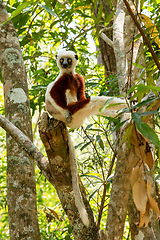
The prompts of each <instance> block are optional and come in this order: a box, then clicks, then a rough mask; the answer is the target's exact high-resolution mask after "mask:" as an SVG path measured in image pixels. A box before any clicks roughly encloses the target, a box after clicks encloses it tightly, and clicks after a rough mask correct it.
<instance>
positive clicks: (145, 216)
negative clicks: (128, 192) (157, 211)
mask: <svg viewBox="0 0 160 240" xmlns="http://www.w3.org/2000/svg"><path fill="white" fill-rule="evenodd" d="M149 220H150V215H149V202H147V205H146V212H145V214H144V223H145V227H147V226H148V223H149Z"/></svg>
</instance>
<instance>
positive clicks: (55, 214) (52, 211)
mask: <svg viewBox="0 0 160 240" xmlns="http://www.w3.org/2000/svg"><path fill="white" fill-rule="evenodd" d="M48 209H49V211H50V212H51V213H52V214H53V215H54V216H55V217H56V218H57V219H58V220H59V216H58V214H57V213H56V212H55V211H54V210H53V209H51V208H48Z"/></svg>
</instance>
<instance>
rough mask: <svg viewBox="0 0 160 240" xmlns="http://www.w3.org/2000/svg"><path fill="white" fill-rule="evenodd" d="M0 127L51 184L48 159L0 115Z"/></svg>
mask: <svg viewBox="0 0 160 240" xmlns="http://www.w3.org/2000/svg"><path fill="white" fill-rule="evenodd" d="M0 126H1V127H2V128H3V129H4V130H5V131H6V132H7V133H8V134H9V135H10V136H11V137H12V138H13V139H14V140H15V141H16V142H17V143H18V144H19V145H20V147H21V148H22V149H23V150H25V151H26V152H27V153H28V155H29V156H30V157H32V158H33V159H34V160H35V162H36V164H37V166H38V167H39V169H40V170H41V171H42V173H43V175H44V176H45V178H46V179H47V180H48V181H49V182H51V179H52V176H51V172H50V167H49V161H48V159H47V158H46V157H45V156H44V155H43V154H42V153H41V152H40V151H39V150H38V148H37V147H36V146H35V145H34V144H33V143H32V142H31V140H30V139H29V138H28V137H27V136H26V135H25V134H24V133H23V132H22V131H21V130H19V129H18V128H17V127H16V126H15V125H14V124H13V123H11V122H10V121H9V120H8V119H7V118H5V117H3V116H2V115H1V114H0Z"/></svg>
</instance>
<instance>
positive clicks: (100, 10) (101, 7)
mask: <svg viewBox="0 0 160 240" xmlns="http://www.w3.org/2000/svg"><path fill="white" fill-rule="evenodd" d="M102 13H103V2H101V5H100V7H99V8H98V14H97V20H96V23H97V24H99V22H100V20H101V17H102Z"/></svg>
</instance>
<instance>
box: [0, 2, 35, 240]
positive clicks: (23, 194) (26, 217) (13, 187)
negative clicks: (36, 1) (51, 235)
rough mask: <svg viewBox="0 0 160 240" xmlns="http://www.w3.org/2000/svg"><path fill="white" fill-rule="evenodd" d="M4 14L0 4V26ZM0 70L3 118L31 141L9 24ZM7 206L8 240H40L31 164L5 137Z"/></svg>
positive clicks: (2, 34)
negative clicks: (0, 74) (4, 116)
mask: <svg viewBox="0 0 160 240" xmlns="http://www.w3.org/2000/svg"><path fill="white" fill-rule="evenodd" d="M7 18H8V14H7V12H6V10H5V8H4V6H3V4H2V1H0V24H2V23H3V22H4V21H6V20H7ZM0 67H1V72H2V79H3V86H4V102H5V115H6V117H7V118H8V119H9V120H10V121H11V122H12V123H14V124H15V125H16V126H17V127H19V129H21V130H22V131H23V132H24V133H25V134H26V135H27V136H28V137H29V138H30V139H32V123H31V116H30V108H29V98H28V87H27V76H26V72H25V68H24V64H23V59H22V54H21V50H20V46H19V42H18V38H17V35H16V31H15V28H14V26H13V24H12V22H11V21H9V22H7V23H5V24H2V25H1V26H0ZM6 141H7V202H8V215H9V231H10V239H11V240H12V239H14V240H15V239H28V240H29V239H33V240H38V239H40V232H39V226H38V219H37V206H36V185H35V173H34V162H33V159H32V158H30V157H29V156H28V155H27V154H26V152H25V151H22V149H21V148H20V147H19V146H18V144H17V143H16V142H15V141H14V140H13V139H12V137H10V136H9V135H8V134H7V138H6Z"/></svg>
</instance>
